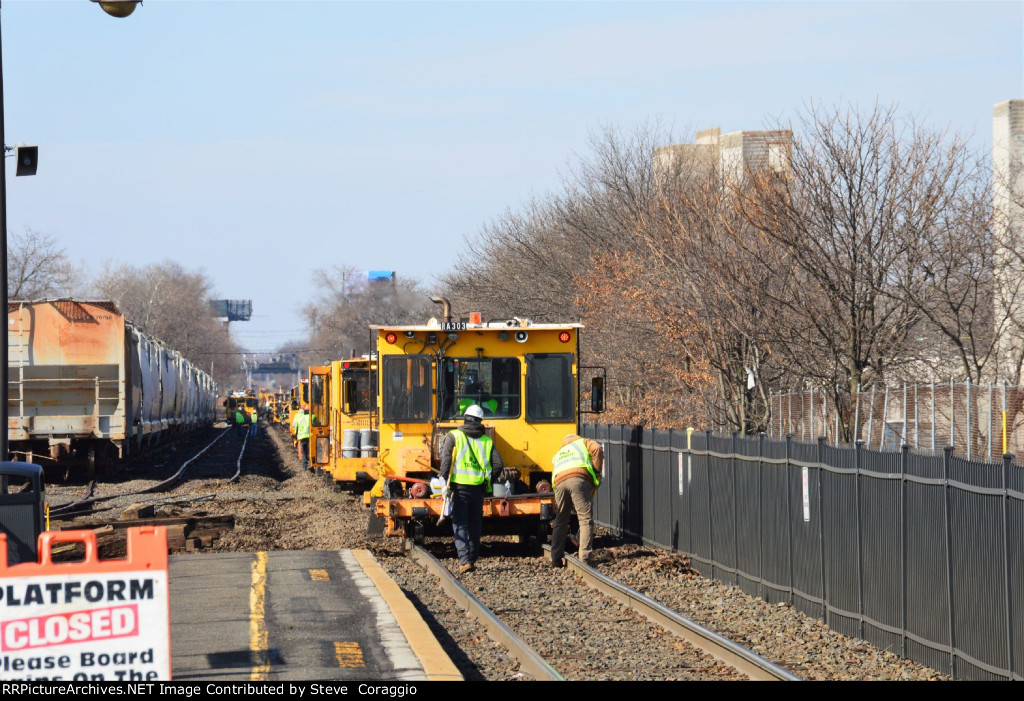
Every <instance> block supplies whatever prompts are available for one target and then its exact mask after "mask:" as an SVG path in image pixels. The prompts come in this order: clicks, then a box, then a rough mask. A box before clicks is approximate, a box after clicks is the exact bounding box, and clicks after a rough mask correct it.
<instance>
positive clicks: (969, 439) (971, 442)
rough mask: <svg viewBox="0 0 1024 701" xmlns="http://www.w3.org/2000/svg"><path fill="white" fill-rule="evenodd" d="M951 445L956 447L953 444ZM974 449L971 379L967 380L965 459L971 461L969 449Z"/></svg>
mask: <svg viewBox="0 0 1024 701" xmlns="http://www.w3.org/2000/svg"><path fill="white" fill-rule="evenodd" d="M953 445H956V443H954V444H953ZM973 447H974V436H973V435H972V434H971V378H970V377H968V378H967V459H968V460H970V459H971V448H973Z"/></svg>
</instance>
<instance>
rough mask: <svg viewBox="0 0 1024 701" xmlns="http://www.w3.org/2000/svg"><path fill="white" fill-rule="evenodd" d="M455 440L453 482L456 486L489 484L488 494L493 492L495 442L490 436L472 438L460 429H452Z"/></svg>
mask: <svg viewBox="0 0 1024 701" xmlns="http://www.w3.org/2000/svg"><path fill="white" fill-rule="evenodd" d="M451 435H452V437H453V438H454V439H455V450H454V453H455V455H454V458H453V459H452V472H451V481H452V482H454V483H455V484H470V485H476V484H483V483H485V482H486V483H487V492H488V493H490V491H491V451H492V450H493V449H494V441H493V440H492V439H491V437H490V436H487V435H483V436H480V437H479V438H470V437H469V436H467V435H466V434H465V433H463V432H462V431H460V430H459V429H457V428H456V429H452V431H451Z"/></svg>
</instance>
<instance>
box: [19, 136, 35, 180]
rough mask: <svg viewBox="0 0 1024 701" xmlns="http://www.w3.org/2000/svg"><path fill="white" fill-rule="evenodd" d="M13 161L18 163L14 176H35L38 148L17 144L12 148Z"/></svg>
mask: <svg viewBox="0 0 1024 701" xmlns="http://www.w3.org/2000/svg"><path fill="white" fill-rule="evenodd" d="M14 160H15V161H17V162H18V167H17V169H16V170H15V171H14V174H15V175H35V174H36V168H37V167H38V166H39V147H38V146H26V145H25V144H18V145H17V146H15V147H14Z"/></svg>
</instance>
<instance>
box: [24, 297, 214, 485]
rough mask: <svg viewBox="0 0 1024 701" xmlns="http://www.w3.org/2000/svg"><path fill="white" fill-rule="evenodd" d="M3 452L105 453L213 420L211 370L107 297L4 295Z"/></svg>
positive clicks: (30, 455)
mask: <svg viewBox="0 0 1024 701" xmlns="http://www.w3.org/2000/svg"><path fill="white" fill-rule="evenodd" d="M7 343H8V349H9V352H8V373H9V380H8V392H7V406H8V426H7V439H8V443H9V447H10V451H11V458H13V459H19V460H27V461H29V462H33V461H37V462H40V463H41V464H43V466H44V468H46V467H49V466H51V465H59V466H61V467H63V466H66V465H71V464H76V463H81V464H83V465H84V466H85V467H86V468H87V469H88V470H89V472H90V473H93V472H95V469H96V464H97V461H100V462H106V461H107V460H110V461H113V460H115V459H119V458H122V457H124V456H125V455H127V454H131V453H134V452H136V451H138V450H140V449H141V448H143V447H144V446H146V445H148V444H150V443H155V442H156V441H163V440H167V439H169V438H171V437H175V436H176V435H177V434H179V433H182V432H184V431H188V430H191V429H193V428H196V427H198V426H201V425H210V424H211V423H212V422H213V421H215V420H216V418H217V416H216V399H217V388H216V385H215V384H214V383H213V379H212V378H211V377H210V376H209V375H207V374H206V373H205V372H203V371H202V370H200V369H199V368H197V367H196V366H195V365H193V364H192V363H191V362H189V361H188V360H186V359H185V358H184V357H182V356H181V354H179V353H178V352H176V351H174V350H172V349H170V348H168V347H167V346H166V345H165V344H164V343H162V342H161V341H159V340H157V339H155V338H153V337H151V336H148V335H146V334H145V333H143V332H142V331H140V330H139V329H138V328H136V327H135V326H134V325H132V324H131V322H129V321H128V320H127V319H125V317H124V315H123V314H122V313H121V312H120V311H119V310H118V308H117V306H116V305H115V304H114V303H113V302H110V301H90V300H76V299H47V300H35V301H18V300H14V301H11V302H9V303H8V305H7Z"/></svg>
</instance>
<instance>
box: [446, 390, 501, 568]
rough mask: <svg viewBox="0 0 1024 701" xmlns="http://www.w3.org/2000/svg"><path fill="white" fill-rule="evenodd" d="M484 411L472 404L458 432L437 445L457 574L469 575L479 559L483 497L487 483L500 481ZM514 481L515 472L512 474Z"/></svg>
mask: <svg viewBox="0 0 1024 701" xmlns="http://www.w3.org/2000/svg"><path fill="white" fill-rule="evenodd" d="M483 416H484V411H483V409H481V408H480V407H479V406H478V405H476V404H473V405H472V406H470V407H468V408H467V409H466V413H465V414H464V415H463V424H462V426H461V427H460V428H455V429H452V430H451V431H449V432H448V433H447V434H446V435H445V437H444V441H443V442H442V443H441V471H440V477H441V479H442V480H444V483H445V485H444V487H443V490H442V491H443V493H444V495H445V496H446V497H449V496H450V497H451V500H452V516H451V518H452V531H454V533H455V551H456V552H457V553H458V555H459V572H460V573H464V572H472V571H473V570H475V569H476V560H477V558H478V557H479V556H480V536H481V534H482V531H483V520H484V495H485V494H490V493H491V483H492V482H493V481H494V480H501V479H503V478H504V476H505V475H504V473H505V469H504V468H505V465H504V463H503V462H502V460H501V455H500V454H499V453H498V450H497V449H496V448H495V447H494V441H493V440H492V439H491V437H490V436H488V435H487V434H486V433H485V432H484V425H483V423H482V419H483ZM516 476H517V477H518V472H517V473H516Z"/></svg>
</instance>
